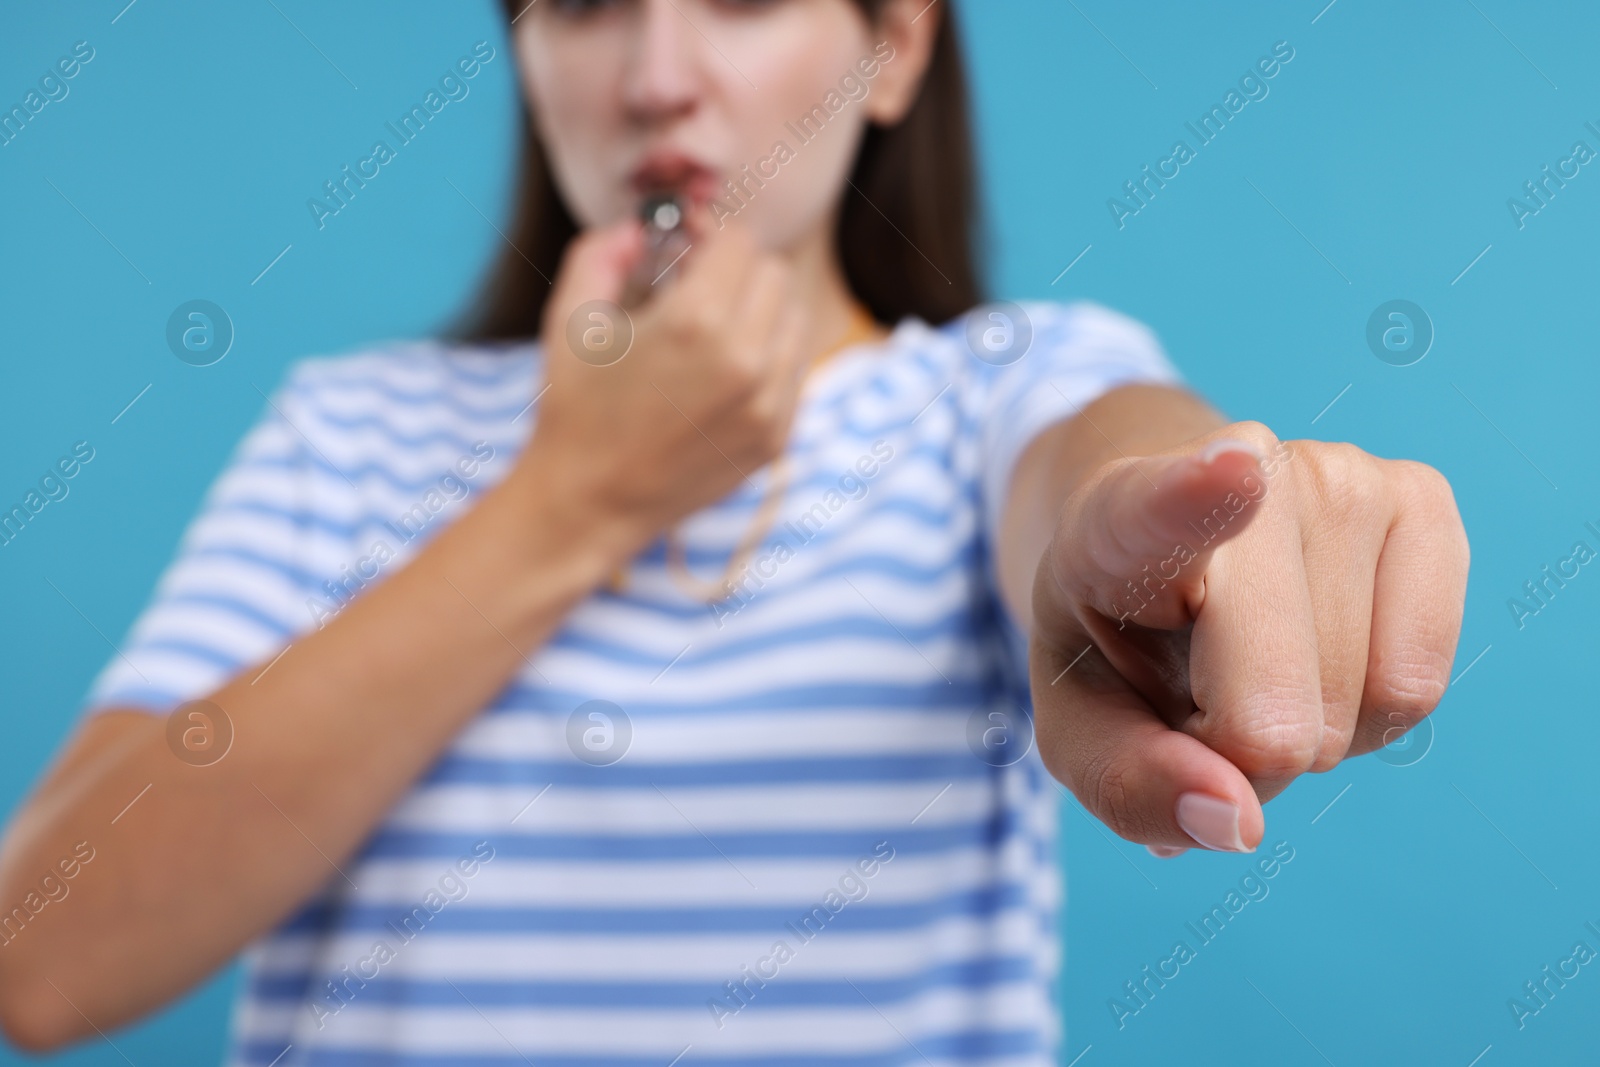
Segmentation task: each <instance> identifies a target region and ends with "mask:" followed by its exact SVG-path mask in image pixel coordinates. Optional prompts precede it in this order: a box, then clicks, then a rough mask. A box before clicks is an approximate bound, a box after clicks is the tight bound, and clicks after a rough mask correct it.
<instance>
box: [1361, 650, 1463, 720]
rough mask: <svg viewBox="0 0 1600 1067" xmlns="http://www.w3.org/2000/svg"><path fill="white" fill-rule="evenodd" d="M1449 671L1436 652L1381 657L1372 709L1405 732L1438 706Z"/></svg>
mask: <svg viewBox="0 0 1600 1067" xmlns="http://www.w3.org/2000/svg"><path fill="white" fill-rule="evenodd" d="M1448 676H1449V667H1448V665H1447V664H1446V663H1445V662H1444V657H1443V656H1441V655H1440V654H1439V653H1437V652H1431V651H1421V650H1415V651H1411V650H1402V651H1400V652H1397V653H1394V654H1392V655H1389V656H1387V657H1385V659H1384V661H1383V662H1382V663H1381V664H1380V665H1379V668H1378V670H1377V671H1376V677H1375V678H1374V680H1373V692H1372V705H1373V707H1374V708H1376V709H1377V710H1378V711H1379V712H1381V713H1383V714H1384V715H1386V716H1390V717H1391V718H1390V721H1391V722H1398V723H1403V724H1404V725H1405V726H1406V727H1407V728H1408V729H1409V728H1410V727H1412V726H1414V725H1416V724H1417V723H1418V722H1420V721H1421V720H1422V718H1423V717H1424V716H1426V715H1427V714H1428V713H1429V712H1431V711H1432V710H1433V709H1434V708H1436V707H1438V706H1439V701H1440V700H1442V699H1444V691H1445V689H1446V687H1447V686H1448V685H1449V684H1450V683H1449V677H1448Z"/></svg>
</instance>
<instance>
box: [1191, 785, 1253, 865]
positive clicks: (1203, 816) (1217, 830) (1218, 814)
mask: <svg viewBox="0 0 1600 1067" xmlns="http://www.w3.org/2000/svg"><path fill="white" fill-rule="evenodd" d="M1178 825H1179V826H1181V827H1182V828H1183V832H1184V833H1186V834H1188V835H1189V836H1190V837H1192V838H1194V839H1195V840H1196V841H1198V842H1199V843H1200V844H1202V845H1204V846H1205V847H1206V848H1209V849H1211V850H1213V851H1215V852H1254V851H1255V849H1253V848H1245V847H1244V839H1243V838H1241V837H1240V836H1239V809H1238V807H1237V806H1235V805H1234V803H1233V802H1232V801H1229V800H1223V799H1222V798H1220V797H1214V796H1210V795H1208V794H1206V793H1184V794H1182V795H1181V796H1179V797H1178Z"/></svg>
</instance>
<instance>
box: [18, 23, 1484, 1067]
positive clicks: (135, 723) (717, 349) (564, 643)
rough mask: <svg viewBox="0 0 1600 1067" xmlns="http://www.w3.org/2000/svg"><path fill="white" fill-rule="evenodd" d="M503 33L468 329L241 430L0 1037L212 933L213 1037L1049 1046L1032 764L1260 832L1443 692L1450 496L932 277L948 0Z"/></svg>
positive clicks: (99, 727)
mask: <svg viewBox="0 0 1600 1067" xmlns="http://www.w3.org/2000/svg"><path fill="white" fill-rule="evenodd" d="M508 16H510V17H512V18H513V21H512V38H513V41H514V45H515V50H516V54H517V59H518V62H519V64H520V67H521V71H522V81H523V88H524V90H525V93H526V97H527V103H528V105H529V109H530V113H531V125H530V133H529V138H528V144H527V146H526V148H527V160H526V167H525V176H524V182H523V190H522V200H521V206H520V217H519V220H518V223H517V225H516V227H515V228H514V229H513V231H512V233H511V235H510V238H511V239H510V241H509V245H510V246H511V247H509V248H508V250H507V252H506V255H505V258H504V260H503V262H502V263H501V264H500V266H499V268H498V270H497V273H496V275H495V277H494V280H493V281H492V282H491V284H490V286H489V287H488V289H487V291H486V297H485V301H484V304H483V306H482V308H481V309H480V314H479V316H478V318H477V320H476V323H477V324H476V326H475V327H474V329H473V331H472V332H471V334H470V336H469V337H468V338H467V339H466V340H464V341H461V342H458V343H452V344H448V345H446V344H419V345H415V346H410V347H405V348H401V349H398V350H384V351H379V352H372V353H366V354H362V355H358V356H353V357H348V358H343V359H334V360H326V361H313V362H308V363H305V364H302V365H301V366H299V367H298V368H297V369H296V371H295V372H294V373H293V375H292V376H291V379H290V381H289V383H288V384H287V385H286V386H285V387H284V388H283V389H282V390H281V391H280V392H279V393H278V395H277V396H276V397H275V399H274V401H273V404H272V406H271V408H270V409H269V411H268V413H267V415H266V417H265V419H264V421H263V422H262V423H261V424H260V426H258V427H257V428H256V430H255V431H254V432H253V433H252V434H251V435H250V436H249V437H248V438H247V439H246V441H245V442H244V444H243V445H242V446H241V449H240V452H239V453H238V455H237V456H236V457H235V460H234V462H233V465H232V467H231V468H230V469H229V470H228V472H227V473H226V474H225V475H224V476H223V478H222V479H221V481H220V482H219V484H218V486H217V487H216V489H215V490H214V491H213V494H212V496H211V497H210V499H209V501H208V504H207V508H206V510H205V512H204V514H203V515H202V516H201V517H200V519H199V520H198V521H197V523H196V524H195V526H194V527H193V529H192V531H191V533H190V534H189V536H188V538H187V540H186V542H185V545H184V548H183V551H182V554H181V555H180V557H179V559H178V561H177V562H176V564H175V565H174V567H173V569H172V570H171V572H170V573H169V574H168V576H167V577H166V579H165V580H164V581H163V583H162V585H161V587H160V590H159V591H158V595H157V598H156V601H155V603H154V605H153V606H152V607H151V608H150V609H149V610H148V613H147V614H146V616H145V617H144V618H143V619H142V620H141V622H140V624H139V625H138V627H137V628H136V630H135V632H134V634H133V636H132V638H131V639H130V640H129V642H127V643H126V644H125V646H124V647H123V649H122V653H121V654H119V656H118V657H117V658H116V659H114V660H113V661H112V663H111V664H110V666H109V667H108V669H107V672H106V674H105V675H104V676H103V678H102V679H101V681H100V683H99V685H98V687H97V688H96V691H95V694H94V696H93V698H92V700H91V707H92V709H93V711H94V712H95V714H93V715H92V716H90V717H88V718H87V719H86V720H85V722H84V723H83V725H82V728H81V729H80V731H79V732H78V734H77V736H76V737H75V738H74V740H73V741H72V743H71V744H70V746H69V747H68V749H67V751H66V753H65V754H64V755H63V757H62V758H61V760H60V761H59V763H58V764H57V766H56V767H55V768H54V769H53V770H52V771H51V772H50V774H49V775H48V776H47V778H46V780H45V782H44V783H43V784H42V785H41V787H40V788H39V789H38V791H37V793H36V794H35V795H34V797H33V798H32V799H31V800H30V802H29V803H28V804H27V806H26V807H25V809H24V810H23V811H22V812H21V813H20V814H19V815H18V817H17V818H16V820H15V823H14V825H13V826H12V828H11V831H10V837H9V839H8V841H7V846H6V849H5V852H4V858H3V863H0V892H3V894H4V895H3V896H0V900H3V901H5V902H10V901H16V900H27V901H32V900H33V899H34V898H36V897H39V893H38V892H37V891H36V887H39V886H41V885H43V886H44V889H45V891H46V894H47V895H48V896H49V898H50V899H52V900H53V899H54V894H53V893H51V891H50V885H51V884H56V885H65V884H66V883H65V882H63V881H62V879H65V878H70V883H71V903H70V904H66V905H56V904H49V906H46V905H45V903H41V904H40V906H39V907H38V908H37V909H35V908H34V907H33V906H32V904H31V903H30V904H28V906H27V907H26V908H24V909H22V910H21V912H20V918H16V917H15V915H14V920H8V921H7V923H6V924H5V937H6V941H7V943H6V945H5V951H4V952H3V953H0V1023H3V1025H4V1027H5V1029H6V1031H7V1033H8V1034H9V1035H10V1036H11V1038H12V1039H13V1040H14V1041H16V1042H18V1043H19V1044H22V1045H24V1046H26V1047H29V1048H35V1049H39V1048H49V1047H54V1046H57V1045H59V1044H61V1043H63V1042H66V1041H69V1040H72V1039H75V1038H78V1037H81V1036H84V1035H88V1034H90V1033H92V1032H93V1031H94V1030H97V1029H98V1030H105V1029H108V1028H110V1027H113V1026H116V1025H118V1024H120V1023H123V1022H125V1021H127V1020H129V1019H132V1018H135V1017H137V1016H138V1015H140V1014H142V1013H144V1012H147V1011H150V1010H152V1009H153V1008H155V1007H157V1006H159V1005H160V1004H162V1003H163V1002H165V1001H167V1000H169V999H170V998H172V997H173V996H175V995H176V994H178V993H179V992H180V991H182V990H183V989H185V988H187V987H189V986H190V985H192V984H193V983H195V982H197V981H199V980H200V979H201V978H203V977H204V976H205V975H207V974H209V973H211V972H212V971H213V970H214V969H215V968H217V967H218V966H220V965H221V964H223V963H224V962H225V961H227V960H228V959H229V958H230V957H231V956H233V955H234V954H235V953H236V952H237V951H239V950H240V949H241V947H243V946H245V945H247V944H251V943H254V946H255V947H254V948H252V949H251V951H250V953H249V966H248V971H247V977H246V980H245V986H244V990H243V993H242V1000H241V1003H240V1005H239V1009H238V1011H237V1014H236V1019H235V1043H234V1049H233V1053H232V1059H231V1062H233V1063H236V1064H260V1065H266V1064H273V1063H284V1064H289V1063H305V1064H358V1063H359V1064H371V1063H416V1064H471V1063H484V1064H488V1063H496V1064H499V1063H505V1064H511V1063H522V1062H533V1063H539V1064H542V1065H543V1064H574V1065H577V1064H584V1065H599V1064H627V1065H634V1064H637V1065H641V1067H643V1065H652V1067H665V1065H667V1064H669V1063H676V1062H683V1063H694V1062H724V1063H740V1064H750V1063H756V1064H762V1063H766V1064H780V1063H781V1064H798V1063H819V1062H841V1063H852V1064H894V1063H911V1062H917V1061H921V1060H927V1061H928V1062H932V1063H967V1064H971V1063H1001V1062H1004V1063H1041V1064H1042V1063H1049V1062H1052V1060H1053V1051H1054V1048H1055V1045H1056V1040H1057V1031H1058V1026H1057V1023H1056V1020H1055V1011H1054V1008H1053V1005H1052V992H1051V986H1052V982H1053V978H1054V975H1055V972H1056V969H1057V968H1056V957H1057V953H1056V938H1057V934H1056V925H1055V923H1056V908H1057V897H1058V891H1057V880H1056V876H1055V873H1054V872H1055V859H1054V854H1053V841H1054V837H1055V827H1054V816H1053V812H1054V808H1055V805H1056V803H1057V795H1056V792H1055V789H1054V787H1053V784H1052V783H1051V781H1050V779H1049V777H1047V774H1053V775H1054V776H1056V777H1057V778H1059V779H1060V780H1061V781H1063V782H1065V783H1066V784H1067V785H1068V786H1069V787H1070V788H1071V789H1072V791H1073V792H1074V793H1076V795H1077V796H1078V797H1079V799H1081V800H1082V801H1083V802H1084V803H1085V804H1086V805H1087V806H1088V807H1089V808H1090V810H1092V811H1093V812H1095V813H1096V814H1097V815H1099V816H1100V817H1101V818H1103V819H1105V820H1106V821H1107V823H1108V824H1109V825H1110V826H1111V827H1112V828H1113V829H1114V830H1116V831H1117V832H1118V833H1120V834H1122V835H1124V836H1125V837H1128V838H1129V839H1131V840H1134V841H1138V842H1141V843H1144V844H1147V845H1149V846H1150V847H1151V849H1152V851H1155V852H1156V853H1157V854H1158V855H1166V856H1171V855H1176V854H1177V853H1179V852H1181V851H1183V850H1184V849H1185V848H1193V847H1201V848H1211V849H1219V850H1234V851H1250V850H1252V849H1253V848H1254V847H1255V846H1256V845H1258V844H1259V843H1260V842H1261V841H1262V838H1263V834H1264V828H1265V827H1264V820H1263V815H1262V810H1261V803H1262V802H1263V801H1264V800H1265V799H1268V798H1270V797H1271V796H1273V795H1274V794H1275V793H1277V792H1278V791H1280V790H1282V789H1283V788H1284V787H1285V786H1286V785H1287V784H1288V782H1289V781H1290V780H1292V779H1293V778H1294V777H1295V776H1297V775H1298V774H1300V773H1302V772H1304V771H1307V770H1325V769H1327V768H1329V767H1332V766H1334V765H1336V764H1337V763H1338V762H1339V761H1340V760H1341V759H1343V758H1344V757H1345V756H1347V755H1350V754H1354V753H1360V752H1364V751H1368V750H1371V749H1373V748H1375V747H1377V746H1379V745H1381V744H1383V743H1384V742H1385V741H1386V740H1390V739H1392V738H1393V736H1395V734H1397V733H1398V732H1400V731H1403V730H1404V729H1406V728H1408V727H1409V726H1410V725H1411V724H1412V723H1414V722H1415V721H1416V720H1417V719H1418V718H1419V717H1420V716H1422V715H1424V714H1426V713H1427V712H1428V711H1429V710H1431V708H1432V707H1433V706H1434V704H1435V703H1436V702H1437V700H1438V699H1439V697H1440V695H1441V693H1442V692H1443V689H1444V686H1445V684H1446V682H1447V680H1448V677H1449V674H1448V671H1449V665H1450V662H1451V658H1452V656H1453V653H1454V646H1455V639H1456V634H1457V628H1458V625H1459V620H1460V615H1461V609H1462V600H1463V596H1464V586H1465V575H1466V564H1467V549H1466V542H1465V538H1464V535H1463V533H1462V530H1461V526H1460V522H1459V520H1458V519H1457V517H1456V512H1455V507H1454V504H1453V501H1452V499H1451V494H1450V491H1449V488H1448V486H1447V485H1446V484H1445V483H1444V481H1443V479H1442V478H1440V477H1439V476H1438V475H1437V474H1436V473H1434V472H1433V471H1431V470H1429V469H1428V468H1425V467H1422V466H1420V465H1417V464H1413V463H1405V462H1387V461H1382V460H1378V459H1375V458H1373V457H1371V456H1368V455H1366V454H1365V453H1362V452H1361V451H1359V450H1358V449H1355V448H1354V447H1351V446H1348V445H1323V444H1318V443H1315V442H1295V443H1293V444H1292V445H1289V444H1284V443H1280V442H1279V441H1277V440H1276V438H1274V437H1273V436H1272V434H1271V433H1270V431H1269V430H1267V429H1266V428H1265V427H1263V426H1261V425H1259V424H1255V423H1238V424H1232V425H1228V424H1226V423H1225V421H1224V420H1223V419H1222V418H1221V417H1219V416H1218V415H1216V414H1215V413H1214V412H1213V411H1212V410H1211V409H1210V408H1209V407H1208V406H1206V405H1205V404H1204V403H1203V402H1202V401H1200V400H1198V399H1197V398H1195V397H1193V396H1192V395H1190V394H1189V393H1187V392H1185V391H1183V390H1182V389H1180V388H1179V387H1178V386H1177V385H1176V384H1175V374H1174V372H1173V371H1172V369H1171V368H1170V366H1169V365H1168V364H1167V363H1166V361H1165V358H1164V357H1163V356H1162V354H1161V353H1160V351H1159V350H1158V348H1157V346H1156V344H1155V342H1154V340H1153V338H1152V336H1151V335H1150V333H1149V332H1148V331H1146V330H1145V329H1143V328H1142V327H1140V326H1138V325H1137V324H1135V323H1132V322H1130V321H1129V320H1127V319H1124V318H1122V317H1120V316H1117V315H1115V314H1113V313H1111V312H1109V311H1106V310H1104V309H1101V308H1097V307H1093V306H1088V305H1077V306H1072V307H1058V306H1051V305H1042V304H1041V305H1030V306H1029V307H1028V308H1026V309H1018V308H1015V307H1012V306H1009V305H1008V306H1002V307H996V308H986V309H983V310H981V311H978V312H973V313H971V314H963V313H965V312H967V310H968V309H969V308H970V307H971V305H972V304H973V303H974V302H975V301H976V292H975V283H974V281H973V277H974V275H973V271H972V269H971V266H970V264H969V260H968V247H967V234H968V223H969V220H968V214H967V212H968V192H967V174H968V167H969V165H970V164H969V158H970V157H969V151H968V145H967V143H966V126H965V120H964V104H963V99H962V94H963V90H962V80H961V73H960V68H959V65H958V57H957V53H956V46H955V36H954V33H953V31H952V28H951V24H950V21H949V11H948V9H947V5H940V4H926V3H925V0H859V2H857V0H768V2H739V3H736V2H733V0H618V2H612V3H607V2H589V3H584V2H578V0H570V2H567V0H544V2H542V3H539V4H537V5H530V6H528V7H527V8H526V10H521V9H520V7H519V8H518V9H517V10H513V11H508ZM482 52H483V49H480V50H479V55H480V58H481V55H482ZM491 54H492V51H491ZM664 194H665V195H671V196H675V197H677V198H678V200H677V203H679V204H681V205H684V206H686V207H687V209H688V210H687V214H688V242H687V243H688V245H689V246H690V247H689V249H688V251H687V252H686V253H685V254H684V255H683V256H682V257H681V259H675V260H673V261H671V262H667V263H666V264H665V266H661V264H660V262H659V260H658V261H656V262H652V263H651V264H650V265H649V266H648V267H645V268H643V269H642V270H641V261H643V260H645V259H646V258H647V248H646V244H647V241H648V240H650V239H651V238H647V236H646V235H645V234H644V232H643V231H642V230H641V226H640V224H639V223H638V222H636V221H634V219H635V217H636V216H637V214H638V212H639V209H640V205H641V203H643V202H645V201H646V200H647V199H649V200H650V202H651V203H652V204H655V203H656V202H657V201H656V200H655V199H654V198H657V197H660V196H662V195H664ZM670 214H671V211H670V210H669V211H668V215H670ZM658 217H659V213H658ZM669 221H670V219H669ZM657 267H660V269H659V270H657ZM646 275H651V276H646ZM630 284H631V285H632V287H633V288H634V289H637V290H639V292H638V293H637V294H635V296H634V297H633V298H631V299H632V304H631V307H630V310H629V311H628V312H626V313H625V312H623V311H621V310H620V309H619V308H618V307H617V303H618V302H619V301H622V300H623V299H624V294H625V291H626V290H628V289H629V287H630ZM930 324H943V325H938V326H935V325H930ZM535 336H537V338H538V343H533V342H532V340H531V339H532V338H534V337H535ZM1030 698H1031V708H1032V716H1033V717H1032V719H1030V717H1029V714H1028V709H1029V701H1030ZM186 702H187V703H186ZM1033 722H1036V723H1037V737H1036V738H1035V736H1034V727H1033V725H1032V723H1033ZM1035 748H1036V749H1037V752H1035V751H1034V749H1035ZM1047 768H1048V771H1047ZM85 856H88V857H89V858H88V859H84V857H85ZM69 861H70V862H69ZM69 866H70V868H71V871H72V873H71V875H70V876H69V875H68V874H67V871H68V869H69ZM41 872H45V873H44V878H47V879H50V880H51V881H50V883H48V884H47V883H43V882H41ZM40 899H41V900H44V899H45V898H40Z"/></svg>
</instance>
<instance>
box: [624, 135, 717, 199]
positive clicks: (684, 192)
mask: <svg viewBox="0 0 1600 1067" xmlns="http://www.w3.org/2000/svg"><path fill="white" fill-rule="evenodd" d="M628 185H629V187H630V188H632V189H633V191H634V192H635V193H637V194H638V195H639V196H641V197H643V196H648V195H649V194H651V193H659V192H674V193H677V194H679V195H681V196H686V197H688V198H689V199H690V200H692V201H693V202H694V203H695V205H696V206H704V205H705V204H707V203H710V202H711V200H713V199H714V198H715V197H716V195H717V191H718V175H717V172H716V171H715V170H714V169H713V168H712V167H711V166H709V165H708V164H706V163H703V162H701V161H700V160H698V159H696V158H695V157H694V156H691V155H689V154H688V153H686V152H680V151H677V150H676V149H656V150H654V151H651V152H648V153H646V154H645V156H644V158H643V159H641V160H640V161H639V165H638V166H636V167H634V168H633V170H632V172H630V173H629V175H628Z"/></svg>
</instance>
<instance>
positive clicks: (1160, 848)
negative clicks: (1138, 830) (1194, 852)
mask: <svg viewBox="0 0 1600 1067" xmlns="http://www.w3.org/2000/svg"><path fill="white" fill-rule="evenodd" d="M1144 847H1145V848H1147V849H1149V850H1150V855H1152V856H1154V857H1155V858H1156V859H1158V860H1170V859H1171V858H1172V857H1174V856H1181V855H1183V854H1184V853H1185V852H1188V851H1189V850H1188V849H1186V848H1184V847H1183V846H1182V845H1146V846H1144Z"/></svg>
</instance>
